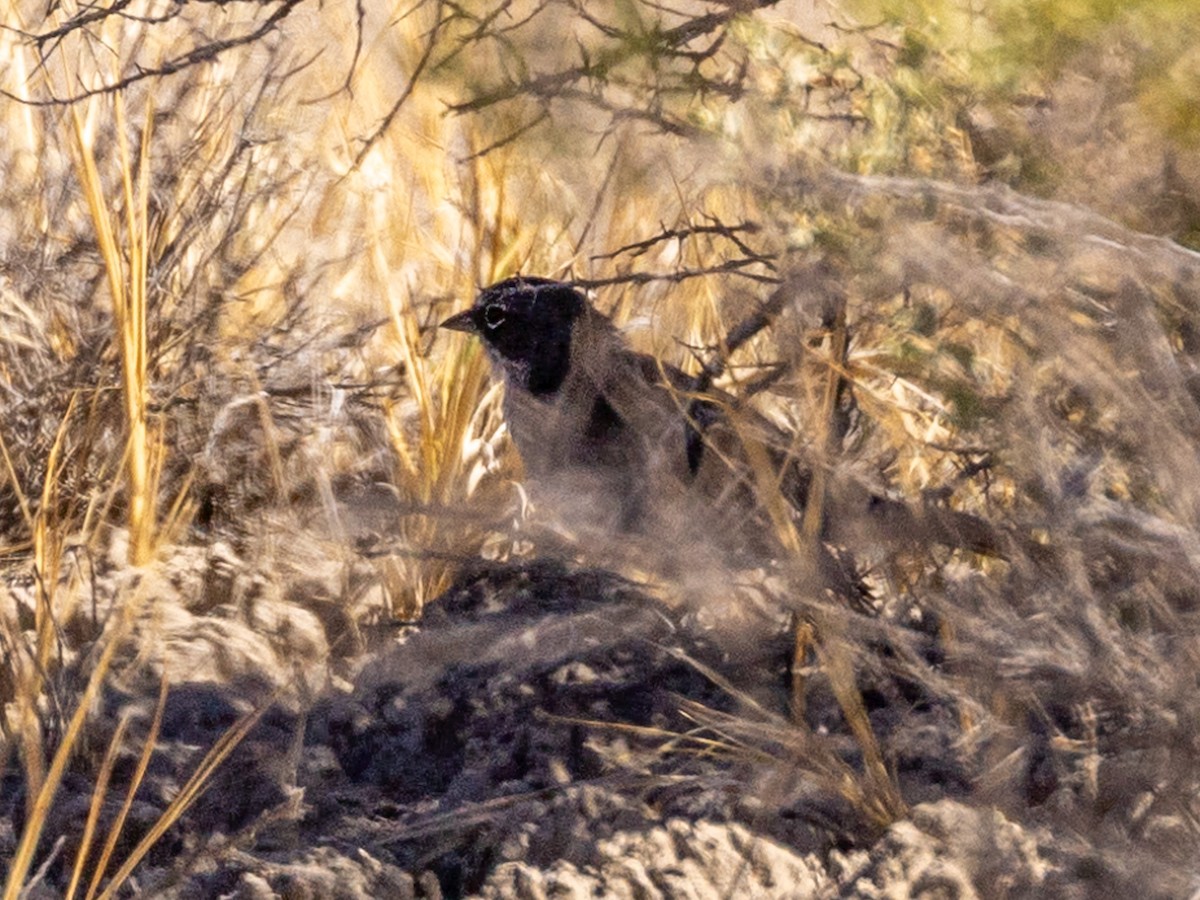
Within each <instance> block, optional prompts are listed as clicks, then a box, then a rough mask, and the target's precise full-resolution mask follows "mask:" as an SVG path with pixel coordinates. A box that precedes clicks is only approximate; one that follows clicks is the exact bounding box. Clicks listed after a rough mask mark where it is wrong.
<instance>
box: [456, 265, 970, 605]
mask: <svg viewBox="0 0 1200 900" xmlns="http://www.w3.org/2000/svg"><path fill="white" fill-rule="evenodd" d="M440 327H441V328H444V329H448V330H452V331H461V332H467V333H469V334H471V335H474V336H476V337H477V338H479V339H480V341H481V342H482V344H483V347H484V350H485V351H486V354H487V356H488V359H489V361H490V364H491V368H492V370H493V373H494V374H496V375H497V376H498V377H499V378H500V379H501V380H502V381H503V383H504V399H503V412H504V418H505V421H506V424H507V426H508V429H509V432H510V434H511V436H512V440H513V442H514V444H515V445H516V449H517V452H518V454H519V455H520V457H521V461H522V463H523V465H524V468H525V474H526V478H527V481H528V483H529V486H530V492H531V494H532V495H533V498H534V500H535V502H540V503H542V504H543V505H548V506H550V507H552V508H553V509H554V510H555V511H556V513H557V514H558V515H559V517H560V518H561V520H562V521H563V522H565V523H566V524H567V525H568V526H570V527H571V528H574V529H583V530H585V531H586V532H587V533H589V534H590V535H591V536H593V537H596V536H609V537H616V536H620V535H626V536H628V535H632V536H636V537H638V538H640V539H642V540H643V541H644V540H645V539H648V538H650V539H654V541H655V542H656V543H657V544H658V545H659V546H660V548H662V551H663V553H662V555H663V556H665V557H666V558H669V559H671V560H673V561H674V564H675V565H676V567H689V566H692V565H694V564H695V563H696V562H698V561H699V562H706V561H711V560H717V561H719V562H720V563H722V564H728V565H734V566H746V565H761V564H764V563H767V564H769V563H770V562H771V561H772V560H775V559H778V558H779V557H780V556H781V555H783V554H784V553H785V548H784V545H783V543H781V541H780V538H779V534H780V531H781V529H780V528H779V525H780V522H779V521H778V518H779V513H778V509H777V506H776V507H773V506H772V504H771V502H770V498H764V496H763V495H764V493H765V491H764V488H765V487H766V488H770V487H772V486H773V487H774V488H776V489H777V490H778V493H779V494H780V495H782V496H783V497H784V498H785V499H786V505H787V506H788V508H789V509H788V515H790V516H792V517H793V521H794V522H799V521H800V517H801V516H802V514H803V511H804V510H805V508H806V506H807V504H808V502H809V493H810V490H811V489H812V485H813V469H812V466H811V465H806V464H805V461H804V460H802V459H801V458H800V457H799V454H798V453H797V452H796V450H795V444H796V441H795V440H794V439H793V438H792V437H791V436H790V435H787V434H784V433H783V432H782V431H781V430H780V429H779V428H777V427H776V426H775V425H774V424H773V423H771V422H770V421H768V420H767V419H766V418H765V417H763V416H762V415H761V414H759V413H757V412H755V411H754V410H752V409H749V408H748V406H747V405H746V404H744V403H742V402H740V401H739V400H737V399H736V398H734V397H733V396H732V395H730V394H728V393H726V392H724V391H721V390H718V389H716V388H714V387H712V386H711V385H709V384H708V383H707V381H708V379H706V378H703V377H695V376H689V375H687V374H686V373H685V372H683V371H682V370H681V369H679V368H678V367H675V366H673V365H670V364H669V363H666V362H664V361H662V360H659V359H657V358H655V357H653V356H650V355H647V354H643V353H639V352H636V351H634V350H633V349H631V348H630V347H629V346H628V345H627V344H626V342H625V340H624V338H623V337H622V336H621V334H620V332H619V331H618V330H617V328H616V327H615V326H614V324H613V323H612V321H611V320H610V319H609V318H608V317H606V316H605V315H603V314H602V313H601V312H600V311H599V310H597V309H596V308H595V307H594V306H592V305H591V303H589V302H588V300H587V298H586V297H585V296H584V294H583V292H582V291H581V290H580V289H579V288H578V287H576V286H575V285H573V284H571V283H569V282H563V281H557V280H554V279H550V278H544V277H537V276H520V275H518V276H515V277H511V278H508V279H505V280H503V281H500V282H498V283H496V284H493V285H491V286H490V287H487V288H485V289H483V290H482V291H481V292H480V293H479V294H478V296H477V299H476V300H475V302H474V304H473V305H472V306H471V307H470V308H468V309H466V310H464V311H462V312H460V313H457V314H455V315H453V316H451V317H450V318H448V319H446V320H445V321H443V322H442V323H441V324H440ZM764 463H765V465H764ZM764 468H765V469H767V471H765V472H764ZM834 493H835V495H836V496H837V497H839V498H842V499H843V502H842V503H841V504H840V506H841V507H842V508H841V511H840V513H839V511H838V510H837V509H836V508H835V509H831V510H830V512H829V514H828V515H829V516H837V515H841V516H843V517H845V518H852V517H858V516H859V513H860V512H862V513H866V514H868V515H869V517H870V518H872V519H873V520H874V521H875V523H876V524H877V525H882V526H883V527H886V528H888V529H891V530H897V531H908V532H909V533H910V534H911V533H913V531H914V529H913V527H912V526H913V525H914V524H915V521H916V520H915V517H914V516H913V515H912V514H911V513H910V512H909V511H908V508H907V506H906V505H905V504H903V503H902V502H900V501H894V500H890V499H887V498H884V497H882V496H879V495H878V494H876V493H874V492H872V491H869V490H864V489H861V488H858V487H857V486H855V488H854V489H850V490H848V489H846V487H845V485H843V486H842V488H841V489H839V490H837V491H835V492H834ZM846 498H850V499H846ZM831 505H832V506H834V507H836V506H838V504H831ZM946 512H947V513H948V514H949V511H946ZM950 515H951V516H952V517H951V518H949V519H944V518H942V517H937V518H936V525H937V527H935V528H934V529H933V537H934V539H935V540H943V539H945V538H947V537H949V539H950V540H949V542H950V543H955V544H961V545H963V546H969V545H972V544H982V543H987V540H986V539H985V538H980V537H979V536H978V535H977V534H971V533H968V532H972V529H974V525H973V524H972V526H971V528H966V527H965V526H966V525H967V524H970V523H968V522H967V520H968V519H970V520H973V519H974V517H969V516H967V517H966V518H965V519H963V520H959V519H957V518H953V517H954V516H960V515H965V514H959V513H953V514H950ZM923 518H925V517H922V519H923ZM930 521H931V522H933V521H934V519H933V518H930ZM947 523H949V525H947ZM843 524H844V523H843ZM974 530H975V531H978V529H974ZM842 532H843V533H848V530H847V529H842ZM941 532H945V533H941ZM959 532H962V533H963V534H964V535H965V536H964V537H963V540H962V541H959V540H958V533H959ZM981 533H982V532H981ZM832 534H833V530H832V529H824V530H823V534H822V536H821V537H822V538H831V536H832ZM817 560H818V563H817V568H818V569H819V570H820V572H821V573H822V577H823V578H824V580H825V582H826V583H827V585H829V586H832V587H834V588H835V589H836V590H838V591H839V592H843V593H855V594H858V595H859V596H861V591H862V589H861V587H858V586H856V585H857V584H858V580H857V579H856V578H855V576H854V573H853V571H851V570H852V569H853V565H854V564H853V562H852V561H850V557H848V556H847V555H845V554H842V553H839V552H835V551H833V550H831V549H830V548H829V547H821V549H820V550H819V552H818V554H817Z"/></svg>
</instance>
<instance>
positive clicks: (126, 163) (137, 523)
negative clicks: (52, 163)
mask: <svg viewBox="0 0 1200 900" xmlns="http://www.w3.org/2000/svg"><path fill="white" fill-rule="evenodd" d="M95 102H96V101H92V102H91V103H90V104H89V112H90V111H91V110H92V109H94V104H95ZM113 108H114V118H115V130H116V135H117V148H118V151H119V158H120V162H121V183H122V192H123V198H124V204H123V205H124V207H125V211H126V222H125V238H126V241H127V244H128V248H127V249H128V263H126V260H125V257H124V256H123V254H122V253H121V249H120V246H119V244H118V241H117V234H116V229H115V228H114V223H113V221H112V217H111V215H110V214H109V211H108V204H107V203H106V201H105V196H104V187H103V183H102V181H101V177H100V173H99V170H98V169H97V166H96V159H95V155H94V153H93V150H92V141H91V138H90V137H89V134H88V130H87V128H86V126H85V124H84V121H83V119H82V117H81V116H80V114H79V110H78V107H77V106H73V107H72V108H71V116H72V123H73V126H74V137H75V150H76V154H75V163H76V175H77V177H78V179H79V182H80V184H81V185H82V187H83V192H84V196H85V198H86V199H87V204H88V211H89V213H90V215H91V220H92V225H93V227H94V229H95V232H96V239H97V243H98V245H99V248H100V255H101V257H102V258H103V260H104V268H105V273H106V275H107V280H108V286H109V291H110V293H111V295H112V303H113V321H114V326H115V328H116V331H117V345H118V347H119V348H120V353H121V375H122V391H123V397H124V400H125V419H126V421H125V425H126V429H127V435H128V436H127V442H128V455H127V466H126V472H127V476H128V502H129V510H128V522H129V531H130V545H129V546H130V561H131V562H132V563H133V564H134V565H143V564H145V563H146V562H148V561H149V560H150V557H151V554H152V550H153V541H154V526H155V521H154V519H155V509H154V507H155V503H154V499H155V498H154V487H155V485H154V479H153V478H152V477H151V473H152V468H153V462H152V458H153V456H154V452H153V449H152V447H151V440H150V436H149V433H148V428H147V414H146V408H147V400H148V385H147V363H146V360H147V335H146V301H147V273H148V259H147V253H148V246H149V232H148V222H149V211H148V204H149V193H148V192H149V176H150V172H149V153H150V150H149V148H150V138H151V132H150V128H151V125H150V123H151V121H152V118H153V116H152V112H153V110H152V107H150V106H149V105H148V106H147V109H146V113H147V115H146V125H145V127H144V130H143V132H142V142H141V154H140V156H139V158H138V162H137V174H136V182H137V189H136V192H135V186H134V182H135V175H134V171H133V166H134V164H133V162H132V161H131V159H130V154H129V146H128V139H127V137H126V126H127V121H126V117H125V107H124V102H123V100H122V98H121V95H120V94H119V93H118V94H116V95H115V96H114V98H113Z"/></svg>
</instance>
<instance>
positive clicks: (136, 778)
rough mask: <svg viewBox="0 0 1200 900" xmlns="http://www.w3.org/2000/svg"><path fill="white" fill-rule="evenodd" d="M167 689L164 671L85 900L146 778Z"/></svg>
mask: <svg viewBox="0 0 1200 900" xmlns="http://www.w3.org/2000/svg"><path fill="white" fill-rule="evenodd" d="M167 688H168V681H167V673H166V671H165V670H164V671H163V675H162V679H161V681H160V682H159V687H158V703H157V705H156V706H155V707H154V719H153V720H152V721H151V722H150V731H149V732H148V733H147V734H146V740H145V743H144V744H143V745H142V755H141V756H139V757H138V765H137V769H136V770H135V771H134V773H133V778H131V779H130V780H129V787H128V789H127V790H126V791H125V802H124V803H122V804H121V811H120V812H119V813H117V818H116V819H115V820H114V821H113V824H112V826H111V827H110V828H109V830H108V837H107V838H106V839H105V841H104V849H103V850H101V852H100V858H99V859H98V860H97V861H96V868H95V870H94V871H93V872H92V880H91V881H90V882H89V883H88V889H87V893H86V894H85V895H84V896H85V897H86V898H87V900H91V898H92V897H93V896H94V895H95V893H96V890H97V888H99V886H100V880H101V879H102V878H103V877H104V873H105V872H106V871H107V870H108V864H109V861H110V860H111V859H112V853H113V849H114V848H115V847H116V845H117V840H118V839H119V838H120V836H121V831H122V830H123V829H124V827H125V819H126V817H128V815H129V810H130V808H131V807H132V806H133V798H134V797H136V796H137V792H138V788H139V787H140V786H141V784H142V779H143V778H145V777H146V769H147V768H149V766H150V758H151V757H152V756H153V755H154V748H155V746H156V745H157V744H158V732H159V729H160V728H161V727H162V717H163V710H164V709H166V706H167ZM72 880H74V879H72Z"/></svg>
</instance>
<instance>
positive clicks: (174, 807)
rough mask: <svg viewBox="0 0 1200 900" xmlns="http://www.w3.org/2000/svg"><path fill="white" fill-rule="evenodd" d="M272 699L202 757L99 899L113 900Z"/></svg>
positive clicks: (241, 720)
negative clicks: (177, 793)
mask: <svg viewBox="0 0 1200 900" xmlns="http://www.w3.org/2000/svg"><path fill="white" fill-rule="evenodd" d="M272 701H273V698H272V700H269V701H268V702H267V703H264V704H263V705H262V706H260V707H258V708H256V709H252V710H250V712H248V713H246V714H245V715H244V716H242V718H241V719H239V720H238V721H237V722H235V723H234V724H233V725H232V726H231V727H230V728H229V730H228V731H226V732H225V733H224V734H223V735H221V737H220V738H219V739H218V740H217V742H216V743H215V744H213V746H212V748H211V749H209V751H208V753H206V754H205V755H204V758H203V759H202V760H201V761H200V765H199V766H197V767H196V771H195V772H193V773H192V776H191V777H190V778H189V779H188V780H187V783H185V784H184V786H183V787H182V788H181V789H180V791H179V795H178V796H177V797H176V798H175V799H174V800H173V801H172V802H171V805H170V806H168V807H167V808H166V810H164V811H163V814H162V815H161V816H159V818H158V821H157V822H155V823H154V825H153V826H152V827H151V828H150V830H149V831H148V832H147V833H146V835H145V836H144V837H143V838H142V839H141V841H139V842H138V845H137V846H136V847H134V848H133V850H132V851H131V852H130V854H129V857H128V858H127V859H126V860H125V861H124V862H123V863H122V864H121V867H120V868H119V869H118V870H117V872H116V874H114V875H113V877H112V879H111V880H110V881H109V883H108V886H107V887H105V889H104V891H103V892H102V893H101V894H100V895H99V900H112V898H113V897H114V896H115V895H116V892H117V891H118V890H119V889H120V887H121V885H123V884H124V883H125V881H126V880H127V879H128V878H129V876H130V875H131V874H132V873H133V870H134V869H136V868H137V866H138V864H139V863H140V862H141V861H142V859H143V858H144V857H145V855H146V854H147V853H149V852H150V849H151V848H152V847H153V846H154V845H155V844H156V843H157V842H158V840H159V838H161V837H162V836H163V835H164V834H166V832H167V829H169V828H170V827H171V826H172V825H174V824H175V822H177V821H178V820H179V817H180V816H182V815H183V814H184V813H185V812H187V811H188V809H189V808H191V806H192V804H193V803H195V802H196V800H198V799H199V798H200V795H201V794H203V793H204V791H205V790H206V789H207V788H208V785H209V782H210V781H211V779H212V775H213V773H214V772H215V771H216V770H217V768H218V767H219V766H220V765H221V763H223V762H224V761H225V759H226V758H227V757H228V756H229V754H230V753H232V752H233V751H234V749H235V748H236V747H237V745H238V744H240V743H241V742H242V740H243V739H244V738H245V737H246V735H248V734H249V733H250V731H251V730H252V729H253V728H254V726H255V725H257V724H258V721H259V719H261V718H262V717H263V714H264V713H266V711H267V710H268V709H269V708H270V704H271V702H272ZM88 900H91V895H90V894H89V895H88Z"/></svg>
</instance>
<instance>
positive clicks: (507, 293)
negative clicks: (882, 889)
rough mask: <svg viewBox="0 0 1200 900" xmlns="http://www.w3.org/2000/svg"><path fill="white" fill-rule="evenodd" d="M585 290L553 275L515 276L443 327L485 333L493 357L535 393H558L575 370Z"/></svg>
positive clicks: (536, 394)
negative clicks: (574, 345)
mask: <svg viewBox="0 0 1200 900" xmlns="http://www.w3.org/2000/svg"><path fill="white" fill-rule="evenodd" d="M586 309H587V300H585V299H584V296H583V294H581V293H580V292H579V291H577V290H576V289H575V288H573V287H571V285H569V284H564V283H563V282H561V281H552V280H551V279H549V278H522V277H520V276H518V277H516V278H509V279H507V280H505V281H501V282H499V283H498V284H494V285H492V286H491V287H489V288H486V289H485V290H484V291H483V292H482V293H481V294H480V295H479V299H478V300H476V301H475V305H474V306H472V307H471V308H470V309H468V310H467V311H466V312H461V313H459V314H458V315H456V316H451V317H450V318H449V319H447V320H446V321H445V322H443V323H442V324H441V326H440V327H442V328H451V329H454V330H456V331H468V332H470V333H472V334H477V335H479V337H480V338H482V339H483V344H484V346H485V347H486V348H487V351H488V355H489V356H490V357H491V358H492V361H493V362H494V363H495V364H496V365H497V366H498V367H499V368H500V369H501V370H503V372H504V374H505V375H506V376H507V377H508V378H509V379H510V380H513V381H516V382H517V383H518V384H519V385H521V386H522V387H523V388H525V389H526V390H527V391H529V392H530V393H532V394H534V395H535V396H541V397H544V396H548V395H552V394H554V392H555V391H557V390H558V389H559V387H561V385H562V383H563V381H564V380H565V379H566V377H567V373H568V372H569V371H570V369H571V332H572V329H573V328H574V326H575V322H576V321H577V320H578V319H579V317H580V316H582V315H583V314H584V312H585V311H586Z"/></svg>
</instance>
